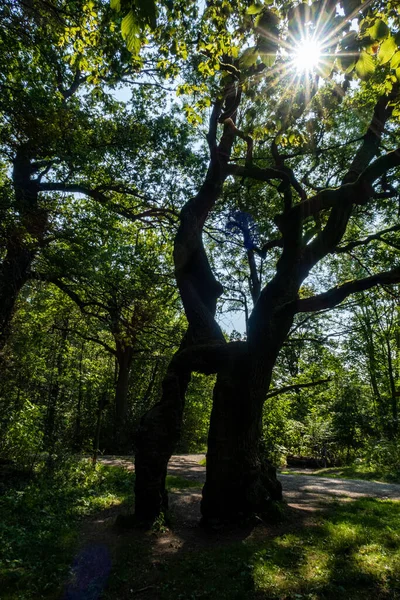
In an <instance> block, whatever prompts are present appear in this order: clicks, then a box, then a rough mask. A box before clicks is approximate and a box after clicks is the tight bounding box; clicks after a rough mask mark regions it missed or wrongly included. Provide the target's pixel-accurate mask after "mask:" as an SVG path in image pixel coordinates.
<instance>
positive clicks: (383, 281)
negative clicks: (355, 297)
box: [295, 267, 400, 312]
mask: <svg viewBox="0 0 400 600" xmlns="http://www.w3.org/2000/svg"><path fill="white" fill-rule="evenodd" d="M395 283H400V267H396V268H395V269H392V270H391V271H385V272H383V273H378V274H377V275H371V276H370V277H365V278H364V279H355V280H354V281H348V282H346V283H344V284H342V285H340V286H337V287H335V288H332V289H331V290H328V291H327V292H324V293H323V294H318V295H317V296H311V297H310V298H304V299H302V300H297V302H296V308H295V312H314V311H318V310H324V309H327V308H328V309H329V308H333V307H334V306H336V305H337V304H340V303H341V302H342V301H343V300H344V299H345V298H347V296H350V294H355V293H356V292H364V291H365V290H369V289H370V288H372V287H375V286H376V285H393V284H395Z"/></svg>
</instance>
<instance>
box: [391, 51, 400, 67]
mask: <svg viewBox="0 0 400 600" xmlns="http://www.w3.org/2000/svg"><path fill="white" fill-rule="evenodd" d="M399 65H400V51H399V52H396V53H395V54H393V56H392V58H391V59H390V68H391V69H397V67H398V66H399Z"/></svg>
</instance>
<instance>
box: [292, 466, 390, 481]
mask: <svg viewBox="0 0 400 600" xmlns="http://www.w3.org/2000/svg"><path fill="white" fill-rule="evenodd" d="M280 472H281V473H283V474H284V475H285V474H290V475H315V476H316V477H331V478H338V479H363V480H365V481H377V482H385V483H400V470H397V471H393V470H392V471H389V470H387V471H385V470H384V469H381V468H380V469H377V468H376V467H375V468H374V467H370V466H368V465H363V464H359V465H357V464H356V465H349V466H345V467H327V468H324V469H318V470H314V471H313V472H311V473H310V472H308V471H301V470H299V471H293V470H290V471H288V470H284V469H283V470H281V471H280Z"/></svg>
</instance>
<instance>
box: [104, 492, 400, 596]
mask: <svg viewBox="0 0 400 600" xmlns="http://www.w3.org/2000/svg"><path fill="white" fill-rule="evenodd" d="M399 509H400V505H399V503H398V502H397V503H396V502H390V501H378V500H372V499H362V500H357V501H352V502H343V503H336V504H334V505H332V506H331V507H330V508H329V512H326V513H324V514H323V515H320V516H318V517H317V518H316V519H315V522H314V524H313V525H312V526H307V527H306V526H302V525H301V524H299V522H298V523H297V525H296V526H295V527H293V524H292V526H291V527H290V526H289V525H286V531H285V525H283V526H282V532H281V533H280V534H279V535H275V536H272V537H271V536H270V537H268V536H267V535H266V536H265V538H264V539H263V540H261V541H251V539H249V540H246V539H243V540H242V541H239V542H234V543H230V544H227V543H218V540H216V539H214V540H213V539H209V541H208V544H207V547H204V543H203V547H202V545H200V550H199V549H197V551H194V550H193V549H192V550H190V551H185V550H184V545H183V548H178V549H177V550H174V551H173V552H172V553H171V552H170V553H166V555H165V557H159V560H157V561H154V560H152V553H151V551H149V549H147V554H146V553H143V551H142V550H140V551H139V550H138V549H137V548H135V544H134V543H132V542H130V544H129V547H127V548H122V550H121V552H120V556H119V561H118V565H117V566H116V568H115V570H114V572H112V574H111V578H110V581H109V585H108V588H107V591H106V593H105V599H106V600H117V599H118V600H120V599H125V598H129V597H132V593H133V595H135V593H136V591H138V590H145V591H147V592H148V593H149V594H150V597H154V596H151V588H154V589H155V590H156V596H155V597H156V598H157V599H160V600H175V599H176V600H179V599H182V600H196V599H209V600H211V599H214V598H218V599H221V600H235V599H237V600H253V599H254V600H261V599H263V600H297V599H308V600H337V599H338V598H346V599H347V600H365V599H366V598H371V599H372V598H374V600H375V599H379V600H383V599H385V600H395V599H397V598H400V510H399ZM259 537H260V536H257V538H259ZM183 541H184V540H183Z"/></svg>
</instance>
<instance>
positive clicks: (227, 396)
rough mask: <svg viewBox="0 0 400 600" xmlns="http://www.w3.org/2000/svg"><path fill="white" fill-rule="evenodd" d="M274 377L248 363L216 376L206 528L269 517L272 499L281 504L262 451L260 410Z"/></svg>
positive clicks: (204, 504)
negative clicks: (256, 515)
mask: <svg viewBox="0 0 400 600" xmlns="http://www.w3.org/2000/svg"><path fill="white" fill-rule="evenodd" d="M257 371H258V373H257ZM270 377H271V369H264V368H261V369H255V368H254V366H253V365H251V364H250V362H249V361H246V360H242V361H240V360H239V361H237V362H236V363H234V364H233V365H232V366H231V368H229V369H227V370H226V371H224V372H220V373H219V374H218V377H217V382H216V385H215V388H214V396H213V409H212V414H211V424H210V431H209V438H208V449H207V479H206V484H205V486H204V488H203V499H202V503H201V513H202V516H203V523H204V524H211V525H212V524H214V523H221V522H224V521H225V522H226V521H228V522H229V521H238V520H240V519H241V518H243V517H247V516H249V515H251V514H253V513H266V512H267V511H268V509H269V508H270V506H271V501H280V500H282V486H281V484H280V482H279V481H278V480H277V478H276V470H275V468H274V467H273V466H272V465H271V464H270V463H269V462H268V461H267V460H266V458H265V457H264V456H263V454H262V451H261V438H262V407H263V402H264V398H265V393H266V390H267V388H268V385H269V380H270Z"/></svg>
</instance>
